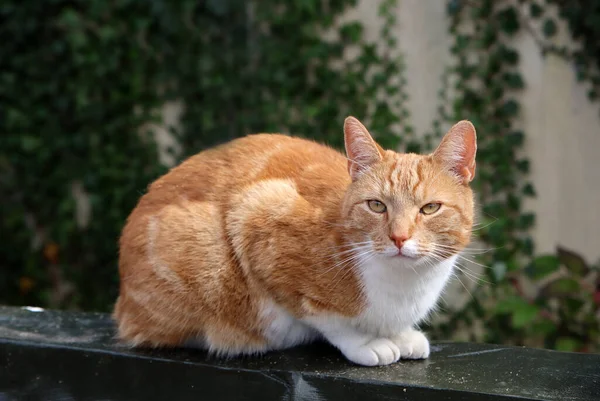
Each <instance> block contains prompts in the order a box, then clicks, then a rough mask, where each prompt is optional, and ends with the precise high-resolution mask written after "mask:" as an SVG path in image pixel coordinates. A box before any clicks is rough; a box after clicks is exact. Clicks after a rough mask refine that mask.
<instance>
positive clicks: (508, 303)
mask: <svg viewBox="0 0 600 401" xmlns="http://www.w3.org/2000/svg"><path fill="white" fill-rule="evenodd" d="M527 305H529V303H528V302H527V301H526V300H524V299H523V298H521V297H518V296H516V295H511V296H508V297H506V298H504V299H501V300H500V301H498V303H497V304H496V307H495V311H496V313H499V314H507V313H514V312H515V311H516V310H518V309H521V308H526V307H527Z"/></svg>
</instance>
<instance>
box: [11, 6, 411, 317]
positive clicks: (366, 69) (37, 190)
mask: <svg viewBox="0 0 600 401" xmlns="http://www.w3.org/2000/svg"><path fill="white" fill-rule="evenodd" d="M394 4H395V2H394V0H386V1H384V2H382V3H381V6H380V10H379V12H380V17H381V30H382V31H381V38H382V39H383V40H382V41H381V42H379V41H378V42H377V43H376V42H369V41H367V40H365V39H364V33H363V26H362V25H361V24H360V23H358V22H357V21H347V22H343V23H342V22H339V21H338V17H340V16H341V15H342V14H343V13H344V12H345V11H347V10H349V9H350V8H351V7H353V6H355V5H356V1H354V0H334V1H327V2H325V1H308V2H307V1H284V0H278V1H270V2H263V1H256V2H246V1H241V0H219V1H216V0H211V1H201V2H198V1H191V0H187V1H179V2H171V1H166V0H156V1H152V2H142V1H131V0H116V1H112V2H105V1H102V0H90V1H75V2H73V1H66V0H64V1H63V0H56V1H52V2H24V3H23V2H18V1H10V0H9V1H5V2H3V3H2V5H0V35H1V36H2V37H3V38H11V40H10V41H8V40H7V41H3V42H2V44H0V113H1V114H2V116H1V118H0V131H1V132H2V135H0V191H1V196H0V210H1V211H2V212H1V213H2V221H1V222H0V233H1V238H2V241H0V302H2V303H13V304H36V305H48V306H51V307H60V308H83V309H94V310H108V309H110V308H111V305H112V303H113V301H114V299H115V297H116V292H117V283H118V280H117V240H118V237H119V233H120V229H121V227H122V226H123V224H124V221H125V219H126V217H127V215H128V213H129V212H130V211H131V209H132V208H133V207H134V205H135V203H136V201H137V199H138V198H139V196H140V195H141V194H143V193H144V191H145V189H146V186H147V185H148V183H150V182H151V181H152V180H153V179H154V178H156V177H157V176H158V175H160V174H161V173H163V172H164V171H165V170H166V168H165V166H162V165H160V163H159V159H158V155H157V151H156V144H155V141H154V138H153V136H152V135H151V133H148V132H145V131H143V130H142V129H141V128H142V127H143V126H145V124H146V123H147V122H159V121H158V117H159V116H158V114H157V112H158V110H159V109H160V107H161V105H163V104H164V103H165V102H168V101H181V102H182V104H184V105H185V108H184V112H183V115H182V124H181V126H180V127H178V128H176V127H171V128H173V129H172V130H171V131H172V133H173V135H175V136H176V138H177V139H178V140H179V142H180V144H181V148H182V149H183V152H182V153H181V154H179V155H178V158H179V160H181V159H182V158H184V157H186V156H187V155H189V154H192V153H196V152H198V151H200V150H201V149H203V148H206V147H208V146H211V145H214V144H216V143H220V142H224V141H227V140H229V139H232V138H234V137H238V136H243V135H245V134H248V133H252V132H259V131H260V132H265V131H271V132H273V131H282V132H289V133H294V134H296V135H304V136H307V137H312V138H318V139H320V140H322V141H325V142H328V143H330V144H331V145H334V146H338V147H339V146H341V145H342V133H341V125H342V122H343V119H344V117H345V116H347V115H349V114H354V115H356V116H357V117H359V118H361V119H363V120H364V121H366V122H367V123H369V125H370V127H371V128H372V130H373V132H374V133H376V134H377V137H378V140H379V141H380V142H381V143H382V145H384V146H386V147H389V148H395V147H397V146H398V145H399V143H400V139H401V137H402V138H411V137H412V131H411V127H410V126H408V125H407V124H406V123H405V121H406V120H407V119H406V117H407V112H406V108H405V107H404V106H403V104H404V103H403V100H404V99H405V97H406V94H405V93H404V86H403V85H404V82H402V81H400V80H398V77H402V68H403V62H402V59H401V58H400V56H399V55H398V54H397V53H394V52H393V50H395V49H394V45H395V43H394V38H393V35H392V34H391V30H390V29H391V27H392V25H393V24H394V17H393V15H394V13H393V10H392V8H393V7H394ZM323 34H327V35H328V37H329V39H323ZM394 99H396V100H394ZM388 100H392V101H390V102H388ZM392 108H393V110H392ZM400 134H402V135H400ZM77 194H83V195H84V198H85V197H87V198H88V199H89V207H90V212H89V216H90V217H89V221H87V222H86V221H83V222H82V221H81V220H82V218H81V216H80V217H79V218H78V217H77V216H78V215H81V214H82V212H81V210H80V209H81V208H82V204H84V203H86V202H81V201H79V202H78V201H77V199H79V198H78V197H77ZM83 214H85V213H83ZM83 220H85V219H83Z"/></svg>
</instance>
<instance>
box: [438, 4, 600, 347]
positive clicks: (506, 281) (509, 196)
mask: <svg viewBox="0 0 600 401" xmlns="http://www.w3.org/2000/svg"><path fill="white" fill-rule="evenodd" d="M574 3H576V2H574ZM566 4H567V3H564V4H563V6H564V7H563V8H567V9H569V7H567V6H566ZM447 6H448V15H449V17H450V20H451V23H450V34H451V36H452V38H453V44H452V47H451V53H452V55H453V59H454V60H455V63H454V64H453V65H452V66H451V67H449V69H448V71H447V72H446V74H445V76H444V80H443V81H442V82H443V84H442V85H441V87H442V92H441V97H440V99H441V101H442V104H441V106H440V110H441V112H440V116H439V118H440V119H442V120H444V119H446V120H447V121H456V120H459V119H461V118H469V119H471V120H472V121H473V122H474V124H475V126H476V127H477V130H478V133H479V135H478V155H477V158H478V169H477V176H478V177H477V180H476V181H475V182H474V185H475V188H476V192H477V197H478V203H479V205H480V209H481V217H480V222H479V225H478V227H476V228H475V232H476V237H477V239H478V240H479V241H482V242H483V243H484V244H485V245H486V246H487V247H489V248H488V249H486V252H485V253H483V254H480V255H475V254H477V252H475V254H473V253H469V252H467V253H466V256H465V257H463V258H462V259H461V261H462V264H467V265H468V264H469V263H471V262H474V263H477V264H479V265H480V266H482V267H483V268H484V271H483V273H482V277H476V276H475V275H474V273H472V272H469V271H467V272H466V274H464V276H463V279H467V280H468V279H470V280H475V281H478V285H477V286H476V287H475V288H474V289H473V290H472V291H471V292H470V293H469V300H468V302H467V304H466V305H465V306H464V307H461V308H460V309H459V310H457V311H454V312H453V313H450V314H449V319H447V320H446V321H444V322H442V323H441V324H439V325H437V326H435V327H433V328H432V329H433V330H434V331H435V333H436V335H437V336H439V337H441V338H448V336H450V337H451V336H453V335H456V334H457V333H461V334H460V335H461V337H460V338H462V339H468V340H471V341H482V340H483V341H488V342H498V343H513V344H519V345H523V344H525V345H533V346H544V347H549V348H558V349H562V350H569V351H574V350H586V351H593V350H599V349H600V343H599V342H598V340H597V334H598V333H599V332H600V325H599V324H598V320H597V315H598V311H599V307H598V299H600V298H599V297H598V295H599V294H600V292H599V291H598V288H599V285H598V284H599V283H600V281H599V280H598V273H597V270H598V269H597V267H596V268H595V269H594V268H592V267H591V266H589V264H587V263H586V262H585V261H584V260H583V259H582V258H581V257H579V256H578V255H576V254H573V253H572V252H570V251H568V250H565V249H562V248H559V249H558V250H557V254H556V255H536V254H535V248H534V243H533V240H532V238H531V236H530V234H529V230H530V229H531V228H532V227H533V225H534V224H535V217H536V216H535V214H534V213H532V212H531V211H528V210H526V209H525V208H524V200H525V199H526V198H528V197H532V196H535V189H534V186H533V185H532V183H531V182H530V181H529V180H528V178H527V177H528V172H529V169H530V162H529V160H528V159H527V158H526V157H525V156H524V155H523V153H522V152H521V150H522V147H523V144H524V141H525V140H526V133H525V132H523V131H522V128H521V127H520V112H521V107H520V102H519V93H520V92H521V91H522V90H523V89H524V88H525V87H526V82H525V81H524V79H523V76H522V74H521V73H520V70H519V61H520V54H519V52H518V51H517V50H516V48H515V47H514V45H513V44H514V43H515V37H516V35H517V34H523V33H525V34H530V35H533V36H534V39H535V40H536V42H537V43H538V44H539V50H540V52H542V54H549V53H553V54H557V55H560V56H561V57H564V58H565V59H568V60H576V61H577V60H579V59H578V58H577V57H575V58H570V53H569V50H567V49H564V48H558V47H555V46H554V45H552V42H550V41H549V39H550V38H551V37H552V36H553V35H554V34H555V33H556V30H557V22H556V20H555V18H553V17H550V16H549V14H550V13H547V12H546V11H547V10H546V8H547V4H543V7H542V5H540V2H535V1H519V2H511V1H492V0H481V1H478V2H471V1H461V0H450V1H448V3H447ZM575 8H577V7H575ZM562 14H563V15H565V10H564V9H563V13H562ZM567 14H568V13H567ZM550 15H551V14H550ZM580 17H581V15H578V16H577V17H574V16H572V17H571V18H572V21H571V22H572V23H575V24H576V23H577V21H578V18H580ZM540 19H541V20H542V21H541V24H540V23H539V20H540ZM586 24H588V22H585V23H583V25H584V26H585V25H586ZM573 54H577V53H573ZM580 64H581V63H580ZM580 64H578V65H580ZM592 64H593V63H592V62H591V61H590V60H588V61H587V64H585V66H587V67H580V68H583V70H584V71H588V72H589V71H591V70H593V68H592ZM590 74H592V73H590ZM585 76H587V77H590V76H592V77H593V75H582V76H580V78H582V77H585ZM591 79H592V82H593V78H591ZM448 80H451V81H453V82H454V87H453V90H454V93H455V96H454V97H453V98H452V99H451V105H452V107H451V110H449V111H448V105H447V103H448V101H449V99H448V96H447V85H448V84H447V82H448ZM592 91H593V89H592ZM591 97H593V96H591ZM434 132H437V135H439V134H440V133H441V131H439V129H438V130H437V131H436V130H434ZM426 139H429V138H428V137H426ZM475 259H476V260H475ZM459 264H460V262H459ZM466 268H467V266H465V267H464V269H466ZM594 270H596V271H594ZM524 287H530V288H531V287H533V288H534V291H525V290H524ZM473 327H477V329H475V330H474V329H473ZM464 333H466V334H467V335H466V336H464Z"/></svg>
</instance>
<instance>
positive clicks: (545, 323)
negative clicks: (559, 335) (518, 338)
mask: <svg viewBox="0 0 600 401" xmlns="http://www.w3.org/2000/svg"><path fill="white" fill-rule="evenodd" d="M531 332H532V333H535V334H536V335H541V336H543V337H548V336H549V335H551V334H552V333H554V332H556V324H554V322H553V321H552V320H549V319H541V320H539V321H535V322H534V323H533V325H532V326H531Z"/></svg>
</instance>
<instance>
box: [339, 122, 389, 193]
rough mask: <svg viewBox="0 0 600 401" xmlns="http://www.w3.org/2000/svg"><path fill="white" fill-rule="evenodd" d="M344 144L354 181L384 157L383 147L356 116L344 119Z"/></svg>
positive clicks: (351, 176)
mask: <svg viewBox="0 0 600 401" xmlns="http://www.w3.org/2000/svg"><path fill="white" fill-rule="evenodd" d="M344 144H345V145H346V155H347V156H348V173H350V178H352V181H354V180H355V179H356V178H357V177H358V176H360V174H362V173H363V172H364V171H365V170H367V169H368V168H369V167H371V166H372V165H373V164H375V163H378V162H380V161H381V159H382V158H383V152H384V151H383V149H382V148H381V147H380V146H379V145H378V144H377V142H375V140H373V137H372V136H371V134H369V131H367V129H366V128H365V126H364V125H362V123H361V122H360V121H358V120H357V119H356V118H354V117H347V118H346V120H344Z"/></svg>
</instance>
